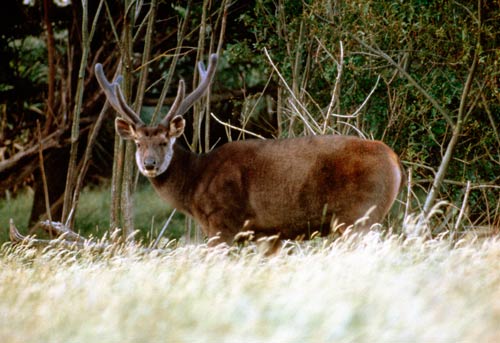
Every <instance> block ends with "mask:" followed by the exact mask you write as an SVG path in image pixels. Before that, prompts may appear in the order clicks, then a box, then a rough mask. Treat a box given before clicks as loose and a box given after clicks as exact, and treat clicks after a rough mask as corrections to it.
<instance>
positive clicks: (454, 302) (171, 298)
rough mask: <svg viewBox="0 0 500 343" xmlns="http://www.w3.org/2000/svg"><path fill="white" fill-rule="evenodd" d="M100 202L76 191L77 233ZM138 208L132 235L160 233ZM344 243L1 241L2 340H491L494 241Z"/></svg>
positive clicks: (95, 219)
mask: <svg viewBox="0 0 500 343" xmlns="http://www.w3.org/2000/svg"><path fill="white" fill-rule="evenodd" d="M108 198H109V192H108V191H104V192H103V191H100V190H97V189H89V190H86V192H85V193H84V194H83V195H82V203H81V206H80V208H79V212H78V217H77V224H76V227H78V228H79V229H82V228H83V229H82V231H83V232H84V233H86V234H92V233H93V232H97V231H96V229H97V228H100V229H103V228H106V225H109V224H107V221H106V220H107V216H108V213H109V210H108V207H107V206H108V205H107V203H108ZM30 199H31V198H30V194H29V193H25V194H22V195H20V196H18V197H17V198H16V199H12V200H9V201H4V202H2V203H0V218H2V220H4V221H5V223H2V224H3V225H2V226H3V227H4V228H5V229H4V231H5V232H4V233H2V234H3V235H6V234H7V220H8V218H9V217H13V218H14V219H15V220H16V223H18V225H20V226H21V227H22V225H25V222H23V220H24V221H26V220H27V216H26V213H27V212H29V204H30ZM135 203H136V218H135V219H136V223H138V224H137V226H138V228H140V229H141V230H142V232H143V233H142V235H143V236H144V237H147V235H148V233H149V234H150V235H151V236H152V237H156V234H157V232H158V231H159V229H160V227H161V226H162V225H163V222H164V220H165V218H166V217H167V216H168V211H166V208H165V205H164V204H163V203H162V202H161V201H158V198H157V196H156V195H155V194H154V192H153V191H152V190H151V189H149V188H147V187H146V188H142V189H140V190H139V192H137V193H136V195H135ZM23 213H24V215H23ZM155 215H156V216H158V218H156V219H155V217H154V216H155ZM413 224H415V221H413ZM141 225H142V226H141ZM404 225H405V228H406V229H408V228H411V225H412V221H411V220H408V221H405V224H404ZM181 226H182V220H181V219H180V218H177V223H174V225H173V227H174V228H175V227H177V228H179V227H181ZM469 237H474V236H473V235H470V236H469ZM352 238H353V237H352V236H351V237H347V236H346V237H344V238H341V239H340V240H337V241H335V242H333V243H332V242H330V241H328V240H325V239H323V238H316V239H314V240H313V241H309V242H303V243H290V242H289V243H287V244H286V245H285V246H284V248H283V249H282V250H281V251H280V252H279V253H278V254H276V255H275V256H272V257H265V256H264V255H263V254H262V253H260V252H259V247H256V246H255V245H249V246H245V247H225V248H212V249H210V248H207V247H206V245H204V244H200V245H186V244H185V243H176V242H175V241H169V240H167V239H165V240H163V241H162V246H163V249H162V250H161V251H156V252H148V253H145V252H144V251H143V250H142V248H141V247H134V246H127V247H121V248H117V249H115V250H113V251H112V250H111V249H110V250H108V251H104V252H100V253H96V252H94V251H91V250H90V249H84V250H80V251H68V250H61V249H56V248H50V249H49V248H47V249H45V250H41V249H35V248H30V247H26V246H12V245H11V244H10V243H4V244H3V245H2V246H1V248H0V342H2V343H4V342H5V343H10V342H252V343H253V342H499V341H500V271H499V269H498V266H499V265H500V240H499V238H498V237H497V238H489V239H486V240H481V241H479V240H475V239H467V240H465V239H464V240H459V241H457V240H453V241H451V240H450V239H449V238H448V236H446V235H442V236H441V238H438V239H434V240H422V239H419V238H414V239H404V238H402V236H400V235H390V234H386V235H385V236H384V235H379V234H376V233H373V234H371V235H368V236H365V237H362V238H360V239H352ZM146 241H147V239H146Z"/></svg>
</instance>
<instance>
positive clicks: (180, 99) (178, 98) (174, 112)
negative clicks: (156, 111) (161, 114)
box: [160, 79, 186, 126]
mask: <svg viewBox="0 0 500 343" xmlns="http://www.w3.org/2000/svg"><path fill="white" fill-rule="evenodd" d="M185 94H186V92H185V87H184V80H182V79H181V80H179V87H178V88H177V96H176V97H175V100H174V103H173V104H172V107H170V111H168V113H167V115H166V116H165V118H163V119H162V121H161V122H160V124H161V125H163V126H168V123H169V122H170V120H171V119H172V118H173V117H174V116H176V115H177V113H178V111H179V107H180V106H181V104H182V102H183V101H184V95H185Z"/></svg>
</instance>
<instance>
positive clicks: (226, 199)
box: [150, 136, 402, 243]
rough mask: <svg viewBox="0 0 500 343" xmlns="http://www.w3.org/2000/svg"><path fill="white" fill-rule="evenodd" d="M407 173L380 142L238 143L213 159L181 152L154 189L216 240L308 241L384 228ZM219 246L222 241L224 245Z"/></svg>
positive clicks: (335, 139) (155, 180) (178, 150)
mask: <svg viewBox="0 0 500 343" xmlns="http://www.w3.org/2000/svg"><path fill="white" fill-rule="evenodd" d="M401 180H402V173H401V170H400V167H399V161H398V157H397V156H396V155H395V154H394V152H393V151H392V150H391V149H390V148H389V147H387V146H386V145H385V144H383V143H382V142H379V141H367V140H361V139H359V138H355V137H348V136H313V137H303V138H296V139H283V140H270V141H260V140H249V141H241V142H233V143H228V144H226V145H223V146H222V147H220V148H218V149H215V150H213V151H211V152H210V153H208V154H205V155H196V154H194V153H191V152H188V151H186V150H184V149H182V148H181V147H180V146H178V145H177V144H175V145H174V153H173V158H172V161H171V162H170V165H169V166H168V169H167V170H166V171H165V172H164V173H162V174H160V175H158V176H156V177H153V178H150V181H151V183H152V184H153V186H154V188H155V189H156V191H157V192H158V194H159V195H160V196H161V197H162V198H163V199H164V200H165V201H166V202H168V203H169V204H171V205H172V206H174V207H176V208H177V209H179V210H180V211H181V212H184V213H187V214H189V215H191V216H193V217H194V218H195V219H196V221H197V222H198V223H199V224H200V225H201V227H202V230H203V232H204V233H205V234H206V235H207V236H208V237H209V238H212V237H215V236H217V235H218V236H219V237H220V240H219V241H221V242H228V243H230V242H231V241H232V240H233V238H234V236H235V235H236V234H238V233H239V232H241V231H247V230H252V231H254V232H255V234H256V236H257V237H260V236H266V235H274V234H280V237H281V238H289V239H294V238H296V237H298V236H305V237H308V236H310V234H312V233H313V232H314V231H320V232H321V233H323V234H326V233H328V232H330V230H331V226H330V224H331V223H332V222H333V221H336V222H337V223H338V224H340V230H341V232H342V231H344V230H345V229H346V228H347V227H348V226H350V225H353V224H354V223H355V222H356V220H358V219H359V218H361V217H363V216H364V215H365V214H366V213H367V212H368V211H369V210H370V208H372V207H373V206H374V207H375V208H374V209H373V211H372V212H371V214H370V216H369V219H368V220H367V221H366V222H365V223H364V224H363V225H360V227H359V228H358V229H362V230H366V229H368V228H369V227H370V226H371V225H372V224H374V223H379V222H380V221H381V220H382V219H383V217H384V216H385V215H386V213H387V212H388V211H389V209H390V207H391V206H392V204H393V202H394V200H395V198H396V196H397V194H398V191H399V187H400V183H401ZM216 242H218V241H216Z"/></svg>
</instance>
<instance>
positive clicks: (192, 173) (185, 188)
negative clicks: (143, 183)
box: [149, 143, 202, 214]
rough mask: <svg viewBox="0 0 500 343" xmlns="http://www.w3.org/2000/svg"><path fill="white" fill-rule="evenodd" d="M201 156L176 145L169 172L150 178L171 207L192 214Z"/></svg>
mask: <svg viewBox="0 0 500 343" xmlns="http://www.w3.org/2000/svg"><path fill="white" fill-rule="evenodd" d="M201 160H202V159H201V156H200V155H197V154H195V153H193V152H191V151H189V150H186V149H184V148H183V147H181V146H180V145H179V144H177V143H176V144H174V154H173V156H172V160H171V161H170V165H169V166H168V168H167V170H166V171H165V172H164V173H162V174H160V175H158V176H157V177H154V178H150V179H149V180H150V181H151V184H152V185H153V187H154V188H155V190H156V192H157V193H158V194H159V195H160V196H161V197H162V198H163V199H164V200H165V201H166V202H167V203H168V204H169V205H171V206H173V207H175V208H177V209H178V210H179V211H181V212H185V213H189V214H191V210H190V206H189V204H190V203H191V198H192V196H193V192H194V190H195V187H196V180H199V177H198V176H199V175H198V173H199V171H200V169H201V167H200V166H201Z"/></svg>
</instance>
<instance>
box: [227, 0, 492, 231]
mask: <svg viewBox="0 0 500 343" xmlns="http://www.w3.org/2000/svg"><path fill="white" fill-rule="evenodd" d="M479 5H480V6H481V8H480V9H479V10H478V8H477V6H478V2H477V1H465V2H460V3H458V2H435V1H425V0H411V1H385V2H375V1H361V0H360V1H345V2H341V3H339V2H331V1H308V2H278V3H276V2H272V1H264V0H263V1H257V2H256V6H255V8H254V10H253V11H252V12H248V13H245V14H243V15H241V16H240V21H241V22H242V23H243V24H244V25H245V26H246V27H247V28H248V30H250V31H251V32H252V34H253V35H254V37H255V39H254V41H253V42H250V41H245V42H237V43H235V44H232V45H231V47H230V51H232V52H237V51H244V53H242V54H241V55H243V54H244V55H245V56H246V57H247V58H249V56H252V55H251V53H252V52H253V56H252V57H250V58H256V59H259V58H261V56H262V55H263V54H262V49H263V48H266V49H267V50H268V51H269V53H270V56H271V58H272V60H273V61H274V63H275V64H276V65H277V66H278V68H279V70H280V72H281V74H282V75H283V77H284V78H285V80H286V82H287V84H288V85H290V86H291V87H292V89H293V91H294V92H295V93H296V94H295V96H296V97H298V99H299V100H300V101H301V102H302V103H303V104H305V106H306V107H307V108H308V109H309V111H310V112H311V113H312V114H313V116H314V117H315V120H317V121H318V122H321V121H322V120H323V119H322V115H324V113H325V112H326V108H327V106H328V104H329V102H330V100H331V96H332V90H333V87H334V85H335V80H336V77H337V72H338V66H337V63H339V62H340V61H339V58H340V48H339V42H340V41H342V42H343V48H344V59H343V74H342V79H341V84H340V90H339V95H338V99H337V103H336V104H335V113H339V114H351V113H353V112H354V111H355V110H356V109H357V108H358V107H359V105H360V104H361V103H362V102H363V101H364V100H365V99H366V96H367V95H368V94H369V92H370V90H371V89H372V87H373V86H374V85H375V83H376V79H377V77H378V76H380V77H381V79H382V81H381V82H380V84H379V85H378V87H377V89H376V90H375V92H374V94H373V95H372V96H371V98H370V100H369V102H368V104H367V106H365V107H364V108H363V110H362V112H361V114H360V116H359V117H358V118H351V119H346V120H333V121H332V122H331V123H330V125H331V126H332V127H333V128H334V129H335V130H339V131H340V132H343V133H353V131H351V130H349V129H347V130H346V126H345V125H346V123H347V124H350V125H353V126H355V127H356V128H357V129H359V130H361V131H363V132H364V133H365V134H366V135H367V136H372V137H375V138H381V139H383V140H384V141H385V142H387V143H388V144H389V145H391V146H393V147H394V148H395V150H396V151H397V152H399V153H400V155H401V158H402V160H403V162H404V163H405V164H406V166H411V167H412V168H413V173H414V180H415V181H416V182H417V183H420V184H426V185H429V186H430V184H431V181H432V179H433V178H434V172H433V171H435V170H437V168H438V167H439V165H440V163H441V161H442V156H443V153H444V150H445V149H446V146H447V144H448V142H449V140H450V138H451V134H452V128H451V126H450V124H449V123H448V121H447V120H446V118H444V117H443V115H442V114H441V112H439V111H438V110H437V109H436V108H434V106H433V105H432V104H431V103H430V102H429V101H428V100H427V98H426V97H425V96H424V95H423V93H422V92H420V91H419V90H418V89H416V88H415V87H414V86H413V85H412V84H411V83H409V82H408V80H407V79H406V78H405V77H404V76H402V75H401V74H400V73H398V72H397V71H396V69H395V68H394V66H392V65H389V64H388V63H387V61H385V60H383V59H382V58H380V57H377V56H375V55H373V54H371V53H366V52H364V50H365V49H364V48H363V47H362V46H360V44H359V43H358V42H357V40H356V39H359V40H361V41H363V42H365V43H366V44H368V45H371V46H374V47H378V48H379V49H380V50H381V51H383V52H385V53H386V54H388V55H389V56H390V57H391V58H392V59H393V60H394V61H396V62H397V63H399V64H400V65H401V66H403V68H404V69H405V70H406V72H407V73H408V74H409V75H410V76H411V77H412V78H413V79H415V80H416V81H417V82H418V83H419V85H420V86H421V87H422V88H423V89H424V90H425V91H426V92H428V94H429V95H430V96H432V97H433V98H434V99H435V100H436V101H437V102H438V103H439V104H440V106H441V107H442V108H444V109H445V111H447V112H448V113H449V116H450V117H451V118H452V120H455V118H456V115H457V113H458V109H459V107H460V104H461V101H462V99H461V97H462V93H463V89H464V84H465V81H466V79H467V75H468V73H469V68H470V65H471V63H472V58H473V55H474V52H475V51H477V52H478V53H479V54H480V56H479V66H478V68H477V70H476V74H475V75H474V81H473V85H472V87H471V90H470V93H469V94H468V97H467V99H466V103H465V106H466V107H465V108H466V113H468V114H467V115H466V117H465V125H464V131H463V133H462V136H461V139H460V141H459V143H458V144H457V146H456V149H455V153H454V157H455V158H454V159H453V161H452V163H451V164H450V166H449V168H448V170H447V173H446V179H447V180H453V181H454V183H447V184H445V185H444V186H443V188H442V193H441V197H442V198H445V199H447V200H449V201H451V202H453V203H457V204H459V203H460V201H461V200H462V197H463V189H464V187H465V182H466V181H467V180H470V181H472V182H474V183H475V184H476V185H479V184H486V185H495V184H497V185H498V182H499V175H500V165H499V164H498V155H499V153H500V147H499V143H500V142H499V141H498V129H499V125H500V117H499V116H498V113H500V105H499V99H500V96H499V93H498V77H499V74H500V72H499V70H500V69H499V68H498V65H499V60H500V59H499V55H500V53H499V52H498V51H499V49H498V46H499V43H500V42H499V41H498V32H500V24H499V23H500V7H499V5H498V4H496V3H491V2H479ZM479 18H481V19H480V20H481V26H480V27H479V25H478V22H479ZM249 50H250V51H249ZM264 64H265V65H268V64H269V63H268V61H266V60H265V61H264ZM255 68H258V69H259V70H260V71H261V72H262V73H266V72H268V69H267V67H265V66H262V65H258V66H256V67H255ZM275 82H277V83H278V84H279V86H280V87H282V86H283V85H282V83H281V81H279V80H278V78H277V77H276V75H275ZM282 91H283V94H284V97H285V100H284V101H282V104H283V105H282V106H283V107H284V108H282V109H278V112H279V113H287V111H289V112H293V111H295V109H287V106H288V101H287V100H286V99H287V98H290V94H288V92H287V91H285V90H284V89H283V88H282ZM305 91H307V94H306V92H305ZM287 120H288V119H287V118H282V120H281V122H282V123H285V124H286V125H288V123H287ZM294 125H295V126H293V127H292V130H296V131H297V132H298V134H300V133H302V131H303V130H304V127H303V126H302V125H301V123H299V122H297V121H296V122H295V124H294ZM289 129H290V127H287V128H285V127H283V128H282V133H284V134H289V132H290V131H289ZM495 156H496V157H495ZM426 187H427V186H426ZM427 190H428V188H427ZM474 192H476V194H475V195H474V197H472V199H471V204H470V205H471V210H470V218H471V220H473V221H474V220H476V219H478V218H481V217H482V218H484V211H490V212H489V213H490V214H491V213H492V212H491V208H495V206H496V205H495V203H496V201H497V200H498V194H499V190H498V189H495V188H493V189H492V192H491V193H492V194H493V195H492V196H491V197H490V196H486V193H487V192H486V193H483V191H482V190H480V188H477V190H476V191H474ZM495 199H496V200H495ZM478 222H480V220H479V221H478ZM489 223H490V224H491V223H492V222H491V221H490V222H489Z"/></svg>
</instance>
